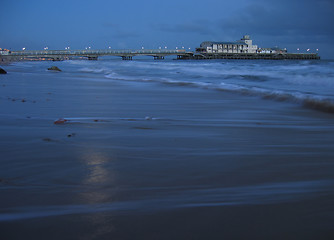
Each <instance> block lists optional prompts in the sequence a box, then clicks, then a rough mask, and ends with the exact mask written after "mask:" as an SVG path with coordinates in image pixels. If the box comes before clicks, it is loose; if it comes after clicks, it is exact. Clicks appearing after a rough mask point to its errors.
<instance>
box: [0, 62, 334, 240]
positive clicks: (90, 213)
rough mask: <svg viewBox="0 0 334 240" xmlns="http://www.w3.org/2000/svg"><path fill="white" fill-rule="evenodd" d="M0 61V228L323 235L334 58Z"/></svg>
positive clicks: (77, 235) (115, 234)
mask: <svg viewBox="0 0 334 240" xmlns="http://www.w3.org/2000/svg"><path fill="white" fill-rule="evenodd" d="M52 65H55V66H58V67H59V68H60V69H62V72H50V71H47V68H48V67H50V66H52ZM2 67H3V68H4V69H5V70H6V71H7V72H8V74H7V75H3V76H0V107H1V112H0V151H1V153H0V154H1V156H0V196H1V197H0V239H22V237H33V238H34V239H60V238H62V239H222V238H224V237H225V238H227V239H253V238H248V237H249V236H253V237H254V239H255V238H256V239H333V237H334V230H333V229H334V228H333V226H334V204H333V202H334V61H330V60H321V61H262V60H254V61H253V60H242V61H239V60H212V61H176V60H171V59H167V60H163V61H154V60H151V59H137V60H134V61H122V60H120V59H100V60H98V61H84V60H71V61H63V62H18V63H12V64H11V65H7V66H2ZM62 118H64V119H66V122H65V123H63V124H54V121H55V120H57V119H62ZM138 236H140V237H138Z"/></svg>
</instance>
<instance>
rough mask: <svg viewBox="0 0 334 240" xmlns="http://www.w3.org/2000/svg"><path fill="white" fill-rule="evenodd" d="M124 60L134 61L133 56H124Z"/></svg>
mask: <svg viewBox="0 0 334 240" xmlns="http://www.w3.org/2000/svg"><path fill="white" fill-rule="evenodd" d="M122 60H132V56H122Z"/></svg>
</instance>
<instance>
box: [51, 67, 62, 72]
mask: <svg viewBox="0 0 334 240" xmlns="http://www.w3.org/2000/svg"><path fill="white" fill-rule="evenodd" d="M48 70H51V71H58V72H61V70H60V69H59V68H58V67H56V66H52V67H50V68H48Z"/></svg>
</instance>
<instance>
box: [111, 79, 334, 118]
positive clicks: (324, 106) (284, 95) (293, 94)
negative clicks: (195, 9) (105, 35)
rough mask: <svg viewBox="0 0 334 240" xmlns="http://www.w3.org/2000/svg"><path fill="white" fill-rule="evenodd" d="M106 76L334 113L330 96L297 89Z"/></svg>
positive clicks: (333, 104) (333, 102)
mask: <svg viewBox="0 0 334 240" xmlns="http://www.w3.org/2000/svg"><path fill="white" fill-rule="evenodd" d="M105 77H106V78H109V79H113V80H125V81H140V82H159V83H162V84H168V85H176V86H180V87H183V86H189V87H197V88H203V89H211V90H218V91H226V92H231V93H238V94H242V95H249V96H259V97H262V98H263V99H269V100H276V101H287V102H293V103H298V104H301V105H303V106H304V107H307V108H311V109H315V110H319V111H323V112H328V113H334V101H333V99H332V98H330V97H326V96H319V95H316V94H312V93H303V92H297V91H287V90H272V89H266V88H261V87H254V86H246V85H238V84H232V83H219V84H217V83H212V82H195V81H182V80H174V79H169V78H145V79H143V78H141V77H128V76H122V75H117V74H115V73H112V74H108V75H106V76H105ZM241 77H244V78H253V79H255V81H264V80H262V79H263V78H262V77H257V76H248V75H247V76H241Z"/></svg>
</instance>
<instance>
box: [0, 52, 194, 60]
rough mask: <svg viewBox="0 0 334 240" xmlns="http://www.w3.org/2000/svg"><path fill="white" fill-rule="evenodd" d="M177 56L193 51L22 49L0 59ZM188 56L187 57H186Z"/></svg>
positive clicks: (126, 58) (156, 58)
mask: <svg viewBox="0 0 334 240" xmlns="http://www.w3.org/2000/svg"><path fill="white" fill-rule="evenodd" d="M171 55H174V56H177V58H182V57H184V58H185V59H188V58H189V57H190V56H192V55H193V52H186V51H185V50H183V49H182V50H177V49H176V50H167V49H150V50H144V49H141V50H110V49H107V50H40V51H38V50H31V51H27V50H22V51H9V52H8V53H7V54H5V55H3V54H2V55H0V57H1V60H2V61H6V60H7V61H19V60H53V61H60V60H66V59H72V58H85V59H88V60H97V59H98V57H101V56H117V57H121V58H122V59H123V60H132V59H133V57H135V56H152V57H153V58H154V59H155V60H162V59H165V57H166V56H171ZM187 56H188V57H187Z"/></svg>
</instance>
